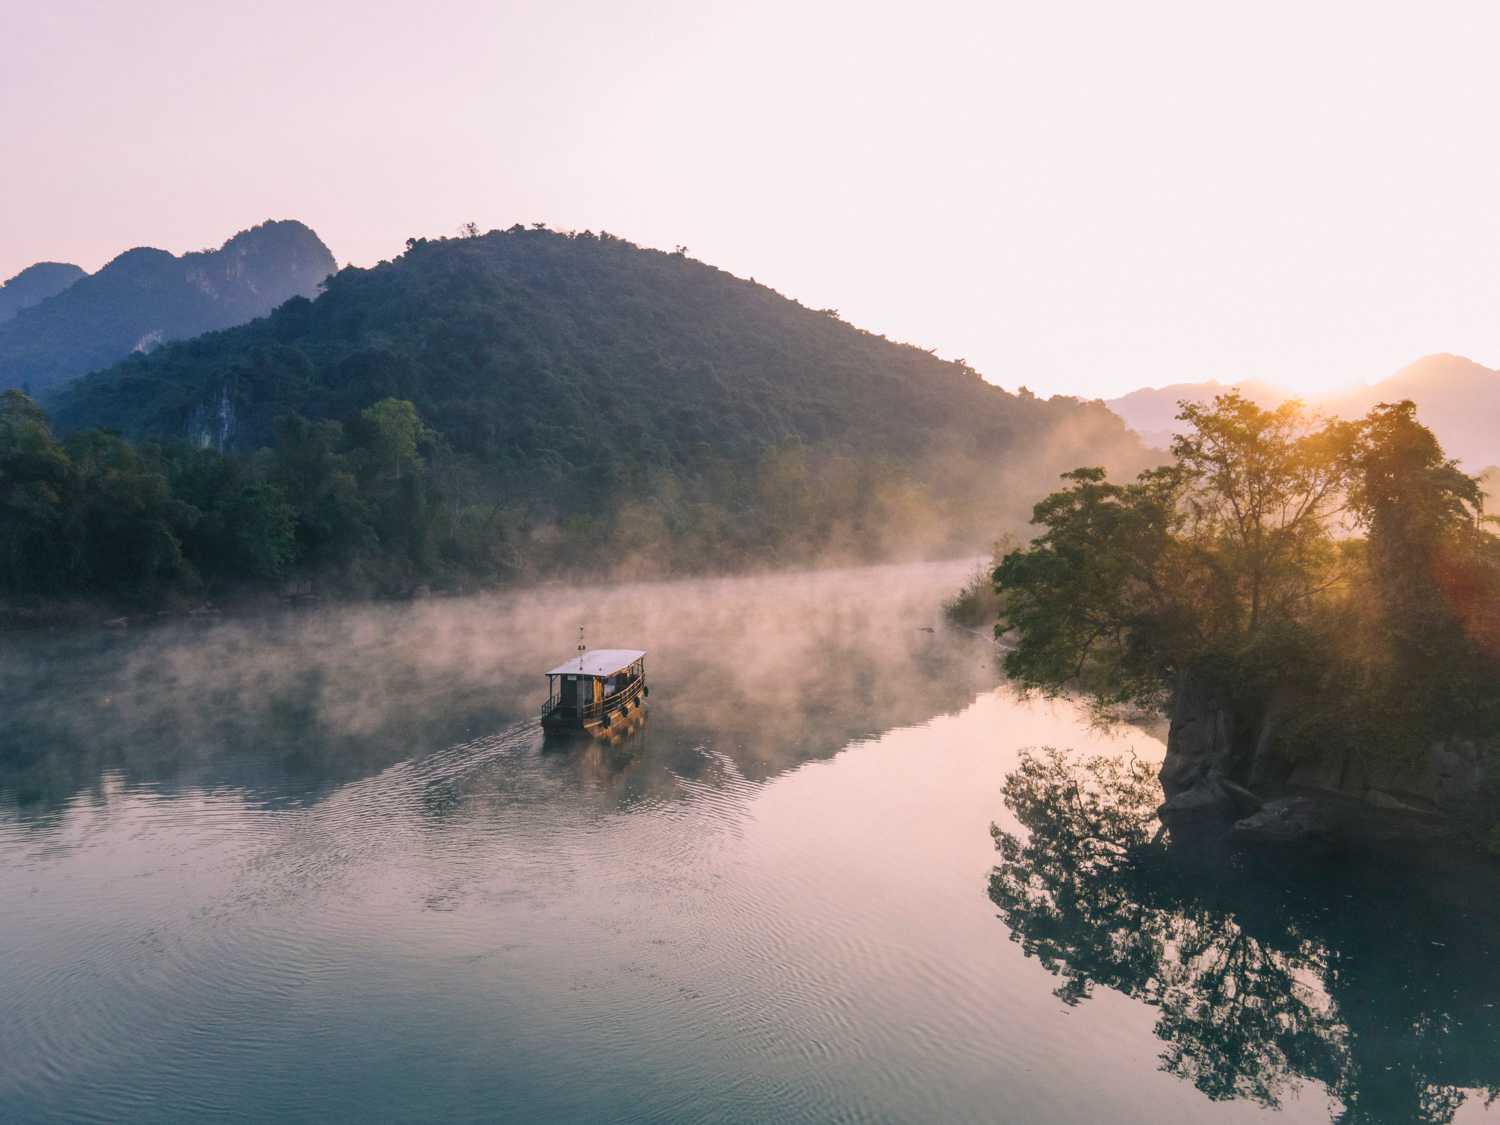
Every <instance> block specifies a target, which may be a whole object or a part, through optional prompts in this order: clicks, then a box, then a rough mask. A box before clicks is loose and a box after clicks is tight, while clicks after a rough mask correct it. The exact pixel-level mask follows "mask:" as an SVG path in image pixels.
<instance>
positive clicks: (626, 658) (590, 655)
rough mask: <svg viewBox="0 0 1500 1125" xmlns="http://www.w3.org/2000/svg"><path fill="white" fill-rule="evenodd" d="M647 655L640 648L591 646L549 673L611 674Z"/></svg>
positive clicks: (554, 674) (574, 674)
mask: <svg viewBox="0 0 1500 1125" xmlns="http://www.w3.org/2000/svg"><path fill="white" fill-rule="evenodd" d="M645 655H646V653H645V650H643V649H638V648H591V649H589V650H588V651H587V652H581V653H579V654H578V655H577V656H575V657H573V658H572V659H570V660H567V661H565V662H563V663H562V664H559V665H558V666H557V667H556V668H553V669H552V670H551V671H550V672H548V673H547V675H549V676H562V675H573V676H610V675H613V674H614V673H616V672H618V671H620V669H622V668H628V667H630V666H631V665H632V664H634V663H635V662H636V661H637V660H639V659H640V658H641V657H643V656H645Z"/></svg>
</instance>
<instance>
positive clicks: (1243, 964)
mask: <svg viewBox="0 0 1500 1125" xmlns="http://www.w3.org/2000/svg"><path fill="white" fill-rule="evenodd" d="M1160 799H1161V791H1160V789H1159V787H1158V786H1157V783H1156V778H1155V773H1154V769H1153V768H1152V767H1151V766H1148V765H1146V764H1145V763H1142V762H1138V761H1134V760H1121V759H1117V758H1108V757H1097V758H1088V759H1080V758H1076V757H1072V756H1069V755H1066V754H1063V753H1061V752H1058V751H1055V750H1047V751H1044V752H1041V753H1037V754H1025V755H1023V757H1022V762H1021V765H1020V767H1019V768H1018V769H1017V770H1016V771H1015V772H1014V773H1012V774H1011V775H1010V777H1009V778H1008V780H1007V782H1006V785H1005V803H1006V806H1007V807H1008V808H1009V809H1010V810H1011V812H1012V813H1013V814H1014V815H1015V817H1016V819H1017V820H1018V821H1019V822H1020V825H1021V826H1022V828H1024V829H1025V832H1024V833H1023V834H1020V835H1017V834H1012V833H1010V832H1007V831H1005V830H1003V829H1001V828H999V827H996V828H995V829H994V830H993V834H994V837H995V844H996V847H997V848H998V850H999V853H1000V862H999V864H998V866H996V867H995V868H994V870H993V872H992V874H991V876H990V890H989V893H990V897H991V899H993V901H994V902H995V904H996V905H997V906H998V907H999V908H1000V916H1001V918H1002V919H1003V920H1004V921H1005V923H1006V925H1007V926H1009V927H1010V931H1011V938H1012V940H1014V941H1017V942H1019V943H1021V945H1022V947H1023V948H1024V949H1025V951H1026V954H1027V955H1028V956H1033V957H1036V958H1037V959H1038V961H1039V962H1040V963H1041V964H1042V965H1043V966H1045V967H1046V968H1047V969H1048V970H1049V971H1050V972H1052V973H1054V974H1055V975H1057V976H1058V977H1059V978H1061V982H1062V983H1061V984H1059V985H1058V987H1057V989H1056V990H1055V991H1056V994H1057V996H1058V997H1059V999H1061V1000H1062V1001H1063V1002H1064V1003H1065V1004H1069V1005H1077V1004H1080V1003H1082V1002H1083V1001H1085V1000H1087V999H1088V998H1089V996H1090V994H1091V993H1092V991H1093V989H1094V988H1095V987H1096V986H1103V987H1105V988H1110V989H1114V990H1116V991H1118V992H1121V993H1124V994H1125V995H1127V996H1131V997H1134V998H1136V999H1139V1000H1142V1001H1144V1002H1145V1003H1147V1004H1150V1005H1152V1006H1154V1007H1156V1008H1157V1009H1158V1013H1159V1014H1158V1018H1157V1022H1156V1033H1157V1035H1158V1036H1159V1037H1160V1038H1161V1039H1162V1041H1163V1043H1164V1044H1165V1049H1164V1050H1163V1052H1162V1055H1161V1060H1162V1069H1164V1070H1166V1071H1167V1072H1169V1073H1171V1074H1175V1075H1177V1076H1179V1077H1181V1078H1184V1079H1186V1080H1187V1081H1189V1082H1191V1083H1193V1085H1194V1086H1196V1087H1197V1088H1198V1089H1199V1090H1201V1091H1202V1092H1203V1093H1204V1094H1205V1095H1207V1096H1208V1097H1210V1098H1213V1099H1215V1100H1222V1099H1229V1098H1248V1099H1251V1100H1253V1101H1255V1102H1258V1103H1260V1104H1262V1105H1265V1106H1267V1107H1271V1108H1274V1107H1276V1106H1278V1105H1280V1103H1281V1101H1282V1099H1283V1098H1284V1097H1285V1096H1286V1095H1287V1094H1288V1093H1289V1092H1290V1091H1291V1090H1293V1089H1294V1088H1296V1087H1298V1086H1300V1085H1301V1084H1303V1083H1304V1082H1308V1081H1311V1082H1316V1083H1318V1084H1320V1085H1321V1086H1322V1087H1324V1088H1325V1089H1326V1090H1327V1092H1328V1094H1329V1096H1330V1099H1331V1102H1332V1104H1333V1106H1334V1109H1333V1112H1332V1117H1333V1119H1334V1120H1335V1121H1337V1122H1341V1123H1354V1122H1377V1121H1379V1122H1396V1121H1400V1122H1411V1121H1418V1122H1448V1121H1451V1120H1452V1119H1453V1117H1454V1114H1455V1113H1456V1112H1457V1110H1458V1108H1459V1106H1460V1105H1461V1104H1462V1103H1463V1102H1464V1101H1465V1099H1466V1098H1467V1097H1470V1096H1474V1095H1475V1094H1476V1093H1477V1096H1479V1097H1481V1098H1483V1099H1485V1101H1486V1102H1489V1101H1493V1100H1494V1099H1495V1098H1496V1096H1497V1095H1500V1009H1497V1007H1496V1005H1497V1004H1500V970H1497V968H1496V967H1495V966H1494V964H1493V963H1492V959H1491V957H1490V945H1491V941H1492V937H1493V936H1495V935H1500V915H1497V913H1496V906H1495V903H1496V899H1497V896H1496V895H1495V889H1496V884H1495V881H1494V879H1493V876H1492V873H1491V872H1489V871H1488V870H1485V869H1482V868H1478V867H1475V868H1467V867H1466V868H1463V869H1456V868H1455V867H1454V866H1453V865H1452V864H1451V863H1449V864H1447V865H1445V866H1443V867H1441V868H1440V869H1438V870H1437V871H1434V869H1433V868H1432V867H1431V866H1426V867H1423V868H1422V870H1421V871H1420V873H1419V872H1418V871H1416V870H1413V871H1410V872H1404V871H1402V870H1399V869H1397V868H1394V867H1393V865H1392V864H1391V863H1390V862H1389V861H1386V862H1384V863H1380V864H1377V863H1375V862H1373V861H1370V860H1362V861H1355V860H1352V859H1349V860H1346V861H1345V862H1343V863H1341V864H1340V865H1339V867H1338V870H1337V871H1336V872H1333V871H1330V870H1329V869H1328V868H1327V867H1324V868H1323V869H1321V870H1318V869H1314V868H1311V867H1309V866H1306V865H1297V864H1293V863H1292V862H1290V861H1289V860H1287V859H1286V858H1285V857H1281V858H1279V859H1277V858H1274V857H1249V856H1245V855H1238V856H1235V855H1228V856H1205V855H1201V854H1200V855H1184V854H1182V853H1183V852H1184V851H1186V850H1187V849H1185V848H1181V847H1179V848H1176V849H1174V848H1173V847H1172V846H1171V841H1170V840H1169V839H1167V838H1166V836H1165V834H1164V833H1163V832H1162V831H1161V829H1160V827H1159V825H1158V823H1157V821H1156V817H1155V809H1156V805H1157V803H1158V802H1159V801H1160ZM1419 876H1420V880H1421V881H1420V882H1419V881H1418V877H1419Z"/></svg>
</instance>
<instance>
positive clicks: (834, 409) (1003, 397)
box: [12, 229, 1148, 591]
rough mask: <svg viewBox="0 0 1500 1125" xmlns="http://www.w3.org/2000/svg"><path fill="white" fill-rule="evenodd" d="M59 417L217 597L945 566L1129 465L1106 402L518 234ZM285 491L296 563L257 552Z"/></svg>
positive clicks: (118, 387)
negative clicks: (145, 504)
mask: <svg viewBox="0 0 1500 1125" xmlns="http://www.w3.org/2000/svg"><path fill="white" fill-rule="evenodd" d="M55 402H56V417H57V419H58V422H59V427H58V428H59V430H60V431H61V432H64V433H72V434H73V435H74V436H73V437H71V438H69V439H68V442H67V446H68V447H69V448H71V447H72V446H74V445H76V444H77V443H79V442H81V441H83V440H85V438H84V437H83V436H82V435H84V434H85V433H86V432H87V430H88V429H89V428H91V427H99V426H108V427H111V428H113V429H116V430H118V431H121V432H123V434H124V435H125V436H126V438H128V439H130V440H131V441H133V442H137V443H140V444H138V445H137V446H135V447H133V448H134V449H135V451H136V455H137V456H138V457H140V458H143V459H144V460H145V461H146V462H147V463H149V464H150V465H152V466H153V467H154V468H153V470H152V471H154V472H157V473H159V475H161V476H162V477H163V478H164V479H165V480H166V482H167V485H168V493H169V495H170V496H171V497H173V498H174V499H175V500H179V501H182V502H183V503H186V504H187V505H188V506H189V507H191V508H192V509H194V510H195V511H197V512H199V513H202V518H201V521H200V523H194V524H193V533H192V535H191V536H189V535H187V533H186V532H185V531H184V532H180V533H178V538H179V540H180V541H181V542H182V544H183V551H184V557H185V559H186V560H187V562H188V564H190V569H191V571H192V572H193V573H194V575H196V576H197V578H198V579H201V580H202V581H204V582H208V583H209V584H210V585H213V584H216V583H217V584H223V583H226V582H229V581H231V580H232V579H233V578H234V577H235V576H239V577H255V576H258V577H259V578H260V579H262V580H264V579H267V578H270V577H271V576H273V575H277V576H280V575H284V576H289V577H297V578H311V579H315V580H316V581H317V582H318V583H319V584H320V586H321V588H323V589H329V590H337V591H381V590H390V591H401V590H410V589H411V588H413V587H414V586H417V585H420V584H430V585H434V586H446V587H458V586H466V585H470V584H478V583H486V582H495V581H508V580H513V579H525V578H540V577H558V576H562V575H565V574H578V573H586V574H592V575H601V574H620V573H625V574H660V573H669V572H684V571H696V570H704V569H707V568H710V567H746V566H756V565H768V564H782V565H786V564H801V563H807V562H813V561H849V562H853V561H861V560H869V559H876V558H890V557H918V556H922V555H933V554H951V553H954V552H957V551H961V550H972V549H973V548H974V546H975V544H974V543H973V542H972V540H971V538H970V536H971V535H972V529H973V528H974V527H976V526H984V525H986V524H989V525H993V524H994V523H996V522H999V523H1011V522H1018V520H1019V517H1021V516H1022V515H1023V512H1024V509H1023V508H1022V507H1021V506H1020V504H1019V503H1018V499H1017V498H1018V497H1022V496H1026V495H1028V494H1034V493H1035V490H1036V489H1037V488H1038V487H1040V486H1041V485H1042V482H1044V481H1045V480H1050V479H1053V478H1054V477H1055V474H1056V472H1057V471H1058V470H1059V469H1061V468H1063V467H1065V466H1066V465H1068V464H1071V463H1075V462H1076V461H1077V460H1078V459H1080V458H1081V457H1083V456H1085V455H1087V456H1091V457H1100V456H1102V457H1104V458H1107V459H1109V460H1111V461H1113V462H1114V463H1115V464H1116V465H1117V466H1119V467H1121V468H1124V469H1126V470H1132V469H1135V468H1138V467H1140V465H1142V464H1144V463H1146V461H1147V459H1148V454H1147V452H1146V451H1145V450H1143V449H1142V447H1141V446H1140V445H1139V443H1138V442H1137V441H1136V440H1135V439H1134V438H1133V436H1131V435H1129V434H1128V433H1127V432H1126V431H1125V429H1124V427H1123V426H1122V424H1121V423H1120V422H1119V420H1118V419H1116V418H1115V417H1114V416H1113V415H1111V414H1109V412H1108V411H1106V410H1104V409H1103V408H1102V407H1101V406H1099V405H1098V404H1084V403H1079V402H1077V401H1075V400H1071V399H1052V400H1049V401H1042V400H1040V399H1037V398H1035V397H1034V396H1032V395H1030V394H1029V393H1026V392H1024V391H1023V392H1022V393H1020V394H1008V393H1006V392H1005V391H1003V390H1001V389H1000V388H998V387H995V386H993V385H991V384H989V383H986V382H984V381H983V380H982V379H980V378H979V376H978V375H977V374H976V373H975V372H974V371H973V370H971V369H970V368H968V367H967V366H965V365H964V364H962V363H950V362H944V361H941V360H938V359H936V358H934V357H933V356H932V355H931V354H929V353H927V352H924V351H922V350H920V349H917V348H912V347H908V346H905V345H899V344H894V343H892V342H890V341H887V340H885V339H883V338H882V337H879V336H875V335H872V334H870V333H866V332H862V331H859V330H858V329H855V328H852V327H851V326H849V325H847V324H845V323H844V322H842V321H841V320H839V319H837V317H836V316H834V315H832V314H831V313H829V312H819V311H815V310H811V309H806V308H803V307H802V306H800V305H798V304H796V303H795V302H792V301H789V300H787V299H785V298H783V297H780V296H778V295H777V294H775V293H773V292H772V291H770V290H769V289H766V288H764V287H763V286H759V285H756V284H755V283H753V282H747V281H742V280H740V279H737V278H734V277H731V276H730V275H728V274H725V273H723V272H721V271H719V270H715V269H712V268H711V267H708V266H705V265H703V264H701V263H699V262H695V261H693V260H691V259H688V258H686V257H685V256H683V255H681V254H663V253H658V252H655V251H647V250H642V249H640V248H638V247H635V246H632V245H631V244H629V243H627V242H624V241H622V240H619V239H615V238H612V237H609V236H595V235H592V234H581V235H576V236H565V235H561V234H556V233H553V232H549V231H545V230H536V229H530V230H521V229H516V230H512V231H508V232H503V233H493V234H490V235H487V236H483V237H470V238H456V239H445V240H439V241H432V242H428V241H414V242H412V243H411V244H410V248H409V250H408V252H407V253H406V254H405V255H403V256H402V257H401V258H400V259H398V260H397V261H395V262H388V263H382V264H381V265H379V266H377V267H375V268H373V269H367V270H362V269H352V268H351V269H345V270H343V271H341V272H340V273H339V274H337V275H336V276H335V277H333V278H331V279H330V280H329V281H328V283H327V285H326V287H325V291H324V292H323V293H322V294H321V295H320V296H319V297H318V298H317V299H316V300H311V301H309V300H304V299H294V300H292V301H289V302H287V303H286V304H285V305H283V306H282V307H281V308H279V309H277V310H276V312H275V313H274V314H272V315H271V316H270V317H269V318H267V319H264V320H261V321H256V322H254V323H252V324H249V325H245V326H243V327H240V328H237V329H232V330H229V331H225V332H220V333H215V334H211V335H208V336H205V337H201V338H199V339H196V340H192V341H187V342H184V343H180V344H175V345H169V346H167V347H164V348H162V349H160V350H158V351H156V352H154V353H152V354H150V355H148V356H141V357H135V358H132V359H131V360H129V361H127V362H125V363H123V364H120V365H119V366H117V367H115V368H112V369H110V370H108V371H104V372H101V373H99V374H96V375H93V376H90V377H88V378H86V379H83V380H81V381H79V382H78V383H76V384H74V385H73V386H72V387H70V388H68V389H67V390H66V391H65V392H63V393H62V394H61V395H60V396H58V397H57V399H56V400H55ZM87 440H96V441H97V440H104V439H102V438H99V437H97V436H96V437H94V438H90V439H87ZM110 440H115V441H118V440H119V439H110ZM247 489H248V490H250V493H247V492H246V490H247ZM257 490H258V491H257ZM247 495H253V497H255V498H257V499H255V501H254V502H253V503H252V501H251V500H250V499H247V498H245V497H246V496H247ZM229 496H234V497H237V498H240V499H237V500H236V501H235V502H236V503H237V504H241V505H248V507H242V508H226V507H225V506H224V505H225V504H226V503H228V501H227V499H226V497H229ZM277 504H284V505H287V506H289V507H290V509H291V510H292V516H291V523H292V527H293V529H294V534H293V536H292V539H293V544H292V547H291V549H290V550H289V551H287V550H282V549H281V548H280V547H279V546H275V545H267V544H266V543H264V542H262V541H261V537H262V535H265V536H269V537H270V539H271V540H273V541H275V542H279V541H280V540H279V538H278V537H279V531H276V532H275V533H274V534H273V529H278V528H280V527H281V526H282V524H281V523H280V522H278V520H276V519H272V518H270V516H269V515H267V512H268V511H269V509H271V508H275V506H276V505H277ZM251 513H254V518H255V519H256V520H258V521H259V522H258V523H255V524H254V525H253V526H254V527H256V528H260V529H262V530H261V531H252V530H250V527H251V525H250V524H248V523H247V522H246V521H247V520H249V519H250V518H251ZM200 528H201V530H200ZM250 541H255V543H256V544H257V546H256V549H255V550H254V551H251V552H250V554H249V555H246V554H244V553H239V554H237V553H236V551H239V550H240V549H241V548H243V549H244V550H249V542H250ZM210 542H211V543H212V547H211V548H210V546H209V544H210ZM236 544H238V545H239V546H236ZM252 556H253V558H254V559H255V560H257V561H254V562H252V561H251V558H252ZM231 560H234V561H231ZM90 581H92V579H90ZM17 588H19V587H16V586H14V585H13V586H12V589H17ZM26 588H27V589H32V588H33V587H31V586H28V587H26ZM69 588H75V587H69Z"/></svg>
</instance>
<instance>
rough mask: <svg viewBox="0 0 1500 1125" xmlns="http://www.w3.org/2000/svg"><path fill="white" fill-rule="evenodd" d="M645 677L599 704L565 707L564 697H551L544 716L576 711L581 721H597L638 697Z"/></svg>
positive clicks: (606, 697) (544, 707) (634, 681)
mask: <svg viewBox="0 0 1500 1125" xmlns="http://www.w3.org/2000/svg"><path fill="white" fill-rule="evenodd" d="M643 682H644V677H642V676H637V677H636V678H635V679H633V680H631V681H630V682H629V683H628V684H626V685H625V686H624V687H622V688H621V689H620V690H619V691H617V692H615V693H613V694H612V695H607V696H605V697H604V698H603V699H601V700H600V701H599V702H597V703H585V704H584V705H583V706H582V707H563V702H562V697H561V696H559V695H549V696H548V697H547V702H545V703H543V704H542V711H541V713H542V714H543V715H550V714H552V712H553V711H556V710H559V709H562V710H565V711H576V712H577V714H578V718H579V719H580V720H588V719H597V718H599V717H600V716H601V715H603V714H604V713H605V712H607V711H613V710H615V709H616V708H617V707H619V706H620V705H621V704H623V703H624V702H626V701H627V700H628V699H630V698H631V697H632V696H634V695H638V694H639V693H640V690H641V686H642V684H643Z"/></svg>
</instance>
